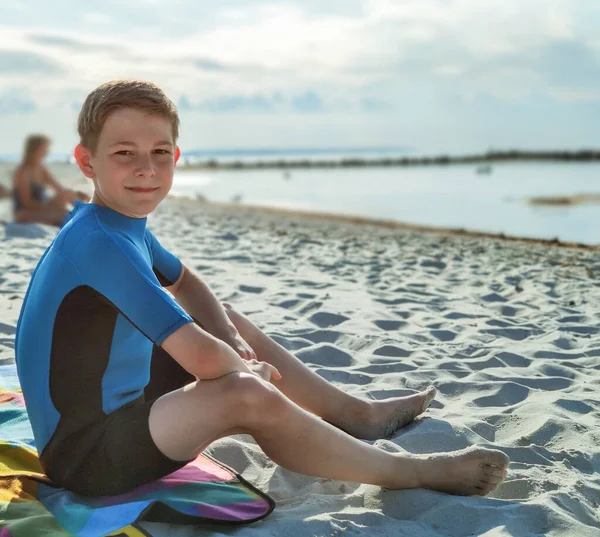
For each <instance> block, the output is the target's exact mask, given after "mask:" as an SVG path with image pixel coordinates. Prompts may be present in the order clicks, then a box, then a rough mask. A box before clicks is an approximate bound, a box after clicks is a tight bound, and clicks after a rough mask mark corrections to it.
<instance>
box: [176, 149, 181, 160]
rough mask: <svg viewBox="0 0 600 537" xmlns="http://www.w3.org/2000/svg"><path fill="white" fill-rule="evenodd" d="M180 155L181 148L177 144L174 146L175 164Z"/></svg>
mask: <svg viewBox="0 0 600 537" xmlns="http://www.w3.org/2000/svg"><path fill="white" fill-rule="evenodd" d="M180 156H181V150H180V149H179V147H178V146H175V164H177V161H178V160H179V157H180Z"/></svg>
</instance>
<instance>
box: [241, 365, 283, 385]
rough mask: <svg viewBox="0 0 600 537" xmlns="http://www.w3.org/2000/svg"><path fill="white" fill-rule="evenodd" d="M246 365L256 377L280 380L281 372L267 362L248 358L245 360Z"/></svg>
mask: <svg viewBox="0 0 600 537" xmlns="http://www.w3.org/2000/svg"><path fill="white" fill-rule="evenodd" d="M246 366H247V367H248V369H250V371H252V373H254V374H255V375H256V376H257V377H260V378H261V379H263V380H266V381H267V382H272V381H274V380H281V374H280V373H279V371H278V370H277V368H276V367H274V366H272V365H271V364H269V363H267V362H259V361H258V360H248V361H247V362H246Z"/></svg>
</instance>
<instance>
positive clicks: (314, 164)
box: [0, 149, 600, 174]
mask: <svg viewBox="0 0 600 537" xmlns="http://www.w3.org/2000/svg"><path fill="white" fill-rule="evenodd" d="M342 151H343V150H342V149H340V152H342ZM49 162H50V163H52V164H69V165H74V162H73V161H72V159H71V157H68V158H55V159H52V160H50V161H49ZM505 162H600V149H579V150H576V151H568V150H553V151H530V150H517V149H511V150H506V151H488V152H487V153H478V154H466V155H431V156H381V155H380V156H377V157H368V156H360V155H346V156H341V155H340V156H338V157H334V156H330V157H320V156H319V154H318V153H317V154H314V155H306V156H302V157H300V156H293V155H288V156H281V157H271V158H269V157H268V156H266V155H264V156H262V157H261V156H259V153H257V152H255V153H248V152H246V153H244V152H242V154H240V155H239V156H235V155H234V154H228V155H225V154H222V155H215V156H210V157H209V156H205V157H199V156H196V155H186V153H185V152H184V153H183V154H182V157H181V160H180V161H179V164H178V166H177V167H178V168H179V169H187V170H256V169H282V170H288V169H306V168H381V167H409V166H410V167H413V166H449V165H453V164H474V165H480V168H479V169H478V170H477V172H478V173H481V174H488V173H490V172H491V171H492V169H491V165H492V164H498V163H505ZM17 163H18V159H17V160H15V159H13V158H6V157H4V156H0V165H4V166H11V165H12V166H14V165H16V164H17Z"/></svg>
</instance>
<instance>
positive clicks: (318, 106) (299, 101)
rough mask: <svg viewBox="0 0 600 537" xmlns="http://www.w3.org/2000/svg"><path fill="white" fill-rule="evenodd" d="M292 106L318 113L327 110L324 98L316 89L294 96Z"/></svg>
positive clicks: (299, 110) (301, 110) (310, 112)
mask: <svg viewBox="0 0 600 537" xmlns="http://www.w3.org/2000/svg"><path fill="white" fill-rule="evenodd" d="M292 108H293V109H294V110H295V111H296V112H301V113H309V114H312V113H318V112H324V111H325V105H324V103H323V100H322V99H321V97H319V95H317V94H316V93H315V92H314V91H307V92H306V93H304V94H302V95H298V96H296V97H293V98H292Z"/></svg>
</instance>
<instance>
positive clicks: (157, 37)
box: [0, 0, 600, 154]
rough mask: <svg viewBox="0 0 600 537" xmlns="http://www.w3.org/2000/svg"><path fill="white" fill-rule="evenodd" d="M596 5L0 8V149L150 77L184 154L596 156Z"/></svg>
mask: <svg viewBox="0 0 600 537" xmlns="http://www.w3.org/2000/svg"><path fill="white" fill-rule="evenodd" d="M598 28H600V2H598V0H405V1H400V0H326V1H324V0H306V1H302V2H300V1H290V0H277V1H275V0H274V1H270V2H269V1H263V0H246V1H240V0H219V2H214V1H211V2H208V1H205V0H169V1H168V2H164V1H159V0H128V1H127V2H123V1H122V0H86V2H79V1H74V0H53V1H52V2H48V1H47V0H25V1H16V0H0V154H7V153H18V152H20V150H21V146H22V142H23V138H24V137H25V136H26V135H27V134H28V133H30V132H44V133H46V134H49V135H50V136H52V138H53V139H54V147H53V149H54V151H55V152H59V153H61V152H65V153H68V152H71V151H72V148H73V147H74V145H75V144H76V143H77V141H78V139H77V136H76V128H75V125H76V120H77V113H78V111H79V108H80V106H81V103H82V102H83V100H84V98H85V96H86V95H87V93H89V92H90V91H91V90H92V89H94V88H95V87H96V86H98V85H99V84H101V83H103V82H106V81H108V80H113V79H117V78H138V79H145V80H151V81H153V82H155V83H157V84H158V85H159V86H161V87H162V88H163V90H164V91H165V92H166V93H167V95H168V96H169V97H170V98H171V99H172V100H173V102H175V104H177V106H178V108H179V111H180V115H181V122H182V128H181V137H180V140H179V143H180V146H181V148H182V149H183V150H184V151H186V150H188V151H189V150H196V149H215V148H264V147H278V148H306V147H318V148H324V147H332V148H341V147H398V148H406V149H407V150H408V151H410V152H412V153H418V154H432V153H441V152H447V153H466V152H482V151H487V150H489V149H490V148H494V149H512V148H521V149H529V148H531V149H551V148H557V149H562V148H567V149H578V148H581V147H586V148H589V147H598V146H600V32H599V31H598Z"/></svg>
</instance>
